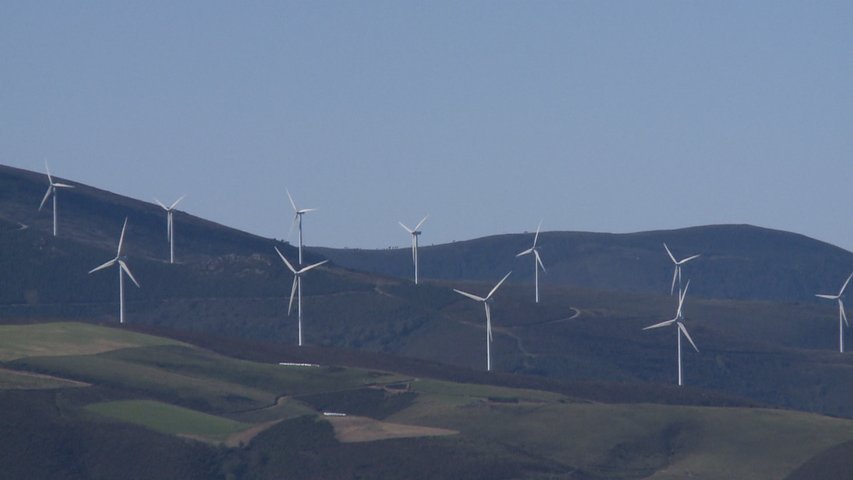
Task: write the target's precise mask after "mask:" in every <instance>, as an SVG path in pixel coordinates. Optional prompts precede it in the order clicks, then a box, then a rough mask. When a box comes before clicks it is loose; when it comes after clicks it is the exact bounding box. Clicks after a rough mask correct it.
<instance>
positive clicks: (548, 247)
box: [310, 225, 853, 302]
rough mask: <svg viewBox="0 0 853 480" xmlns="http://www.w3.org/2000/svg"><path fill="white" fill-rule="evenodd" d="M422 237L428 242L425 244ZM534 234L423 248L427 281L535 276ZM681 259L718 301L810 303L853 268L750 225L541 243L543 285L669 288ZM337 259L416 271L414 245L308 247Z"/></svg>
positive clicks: (803, 241) (377, 269)
mask: <svg viewBox="0 0 853 480" xmlns="http://www.w3.org/2000/svg"><path fill="white" fill-rule="evenodd" d="M422 241H423V240H422ZM532 242H533V234H532V233H528V234H511V235H495V236H490V237H484V238H477V239H473V240H467V241H460V242H454V243H450V244H443V245H434V246H427V245H422V246H421V247H420V248H419V249H418V255H419V257H420V275H421V278H424V279H434V280H452V281H482V282H487V283H488V282H493V281H497V279H500V278H501V277H502V276H503V275H504V274H505V273H506V272H508V271H510V270H512V272H513V275H512V277H511V279H510V281H512V282H515V283H532V282H533V261H532V259H531V258H530V257H522V258H516V254H517V253H519V252H521V251H522V250H525V249H527V248H530V245H531V244H532ZM664 242H666V243H667V245H668V246H669V247H670V249H672V251H673V254H674V255H675V256H676V257H677V258H678V259H681V258H685V257H687V256H690V255H694V254H701V255H702V256H701V257H700V258H698V259H696V260H693V261H691V262H690V263H687V264H686V265H685V266H684V280H685V281H686V280H687V279H693V283H692V285H693V286H692V288H691V291H692V292H693V294H695V295H698V296H702V297H707V298H720V299H738V300H747V299H752V300H775V301H783V302H801V301H814V294H815V293H819V292H834V291H837V289H838V288H839V287H840V286H841V283H842V282H843V281H844V279H845V278H846V277H847V275H848V274H850V272H851V271H853V253H851V252H848V251H846V250H844V249H841V248H838V247H836V246H833V245H830V244H827V243H824V242H821V241H818V240H814V239H811V238H808V237H805V236H803V235H798V234H795V233H789V232H784V231H779V230H771V229H767V228H760V227H755V226H751V225H712V226H702V227H692V228H684V229H679V230H666V231H653V232H640V233H628V234H609V233H588V232H542V233H541V234H540V236H539V241H538V245H539V246H540V252H541V255H542V257H543V261H544V263H545V267H546V268H547V273H546V274H544V275H542V276H541V277H540V281H541V282H542V283H543V284H547V285H563V286H574V287H584V288H593V289H601V290H616V291H623V292H630V293H654V294H659V293H664V292H668V291H669V289H670V285H671V278H672V271H673V265H672V262H671V260H670V259H669V257H668V256H667V254H666V252H665V251H664V248H663V243H664ZM310 251H312V252H314V253H316V254H318V255H321V256H323V257H326V258H329V259H331V260H332V261H333V262H335V263H336V264H338V265H341V266H344V267H348V268H352V269H356V270H361V271H365V272H373V273H378V274H381V275H388V276H394V277H400V278H410V277H411V275H412V259H411V250H410V249H409V248H402V249H382V250H362V249H335V248H316V247H314V248H311V249H310Z"/></svg>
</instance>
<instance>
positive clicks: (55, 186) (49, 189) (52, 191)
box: [39, 162, 74, 237]
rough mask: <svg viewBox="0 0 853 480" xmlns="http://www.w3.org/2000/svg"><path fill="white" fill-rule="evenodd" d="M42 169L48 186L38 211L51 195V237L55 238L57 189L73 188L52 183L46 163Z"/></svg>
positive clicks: (63, 184)
mask: <svg viewBox="0 0 853 480" xmlns="http://www.w3.org/2000/svg"><path fill="white" fill-rule="evenodd" d="M44 169H45V171H47V181H48V182H49V185H48V187H47V192H45V194H44V198H42V199H41V204H40V205H39V211H41V209H42V208H43V207H44V204H45V203H47V199H48V198H50V196H51V195H53V236H54V237H55V236H56V218H57V215H58V213H57V209H56V197H57V190H56V189H58V188H74V186H73V185H68V184H65V183H59V182H54V181H53V177H52V176H51V175H50V167H48V166H47V162H44Z"/></svg>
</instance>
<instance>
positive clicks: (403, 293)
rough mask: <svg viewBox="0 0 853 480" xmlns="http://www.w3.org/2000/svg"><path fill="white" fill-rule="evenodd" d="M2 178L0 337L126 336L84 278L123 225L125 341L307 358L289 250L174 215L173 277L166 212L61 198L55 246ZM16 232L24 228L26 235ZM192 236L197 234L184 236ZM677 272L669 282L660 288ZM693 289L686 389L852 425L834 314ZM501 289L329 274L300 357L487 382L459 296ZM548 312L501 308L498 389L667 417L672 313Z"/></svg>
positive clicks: (320, 278)
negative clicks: (233, 346) (513, 386)
mask: <svg viewBox="0 0 853 480" xmlns="http://www.w3.org/2000/svg"><path fill="white" fill-rule="evenodd" d="M0 173H2V174H0V183H2V184H3V185H4V189H3V190H0V192H2V193H0V214H2V218H3V219H5V220H4V221H5V223H2V222H0V226H5V227H6V228H5V229H2V230H0V251H2V255H0V280H1V281H2V288H0V323H33V322H44V321H50V320H77V321H86V322H94V323H103V324H112V323H115V322H116V317H117V315H116V314H117V293H118V292H117V285H116V283H117V282H116V278H115V271H104V272H97V273H95V274H92V275H88V274H87V273H86V272H88V270H90V269H91V268H93V267H94V266H97V265H100V264H101V263H103V262H104V261H106V260H108V259H110V258H112V256H113V255H114V251H115V250H114V249H115V242H116V236H117V235H118V232H119V230H120V225H121V220H122V219H123V218H124V215H125V214H128V215H129V218H130V220H129V222H130V223H129V229H128V235H127V239H126V242H127V251H126V253H127V254H128V263H129V265H130V267H131V269H132V270H133V272H134V275H135V276H136V277H137V278H138V279H139V281H140V283H141V285H142V288H141V289H137V288H135V287H132V286H130V285H129V284H128V288H127V292H126V296H127V318H128V322H129V323H128V325H131V326H140V327H141V326H146V327H151V328H160V329H164V331H165V330H169V331H180V332H185V333H187V334H188V335H192V334H193V333H203V334H210V335H216V336H218V337H223V338H229V339H245V340H253V341H254V340H263V341H265V342H270V343H272V344H282V345H287V346H291V345H293V344H294V343H296V336H297V330H296V317H295V314H294V315H292V316H288V315H287V303H288V302H287V300H288V299H287V295H288V294H289V289H290V286H291V282H292V275H291V274H290V272H288V271H287V269H286V268H285V267H284V265H283V264H282V263H281V261H280V260H279V259H278V258H277V257H276V256H275V253H274V252H273V250H272V247H273V245H279V246H280V248H282V249H284V251H285V252H286V254H287V255H288V256H290V257H291V258H293V257H294V256H295V252H294V251H293V248H292V247H291V246H290V245H287V244H282V243H276V242H275V241H273V240H270V239H263V238H260V237H255V236H252V235H249V234H246V233H244V232H239V231H236V230H233V229H229V228H227V227H223V226H221V225H217V224H215V223H211V222H207V221H205V220H202V219H197V218H194V217H191V216H189V215H186V214H184V213H178V214H177V216H176V218H175V222H176V228H177V232H178V235H177V237H178V238H177V252H178V255H177V258H178V263H177V264H176V265H169V264H168V263H167V262H166V260H165V258H166V254H167V242H166V241H165V232H164V230H165V228H164V223H165V221H164V215H163V213H162V211H161V210H160V209H159V207H157V206H156V205H153V204H150V203H146V202H139V201H136V200H133V199H129V198H126V197H120V196H118V195H114V194H111V193H108V192H103V191H100V190H97V189H92V188H90V187H86V186H83V185H77V188H75V189H74V190H71V191H68V192H63V194H64V196H63V201H62V202H61V207H60V208H63V212H65V213H64V214H63V216H61V217H60V218H61V221H62V224H61V227H60V236H59V237H57V238H54V237H52V236H51V235H50V214H49V213H47V212H42V213H39V212H37V205H38V202H39V201H40V200H41V196H42V195H43V193H44V188H45V183H46V182H45V177H44V176H40V175H37V174H31V173H27V172H22V171H19V170H13V169H3V170H2V172H0ZM71 183H74V182H71ZM6 187H8V188H6ZM14 192H17V193H14ZM75 196H78V197H75ZM75 205H76V206H75ZM18 221H20V222H23V223H26V224H28V225H29V228H26V229H23V230H19V229H18V224H17V223H14V222H18ZM185 225H186V226H185ZM192 225H195V226H196V228H195V229H193V228H187V227H189V226H192ZM546 238H548V236H547V235H546V236H545V237H543V243H542V245H543V255H544V254H545V253H546V250H544V247H545V245H546V243H544V241H545V240H544V239H546ZM655 241H656V240H655ZM803 241H804V242H806V243H807V244H808V245H812V243H809V242H810V241H806V240H803ZM650 242H651V241H650ZM185 244H186V245H197V246H198V248H197V249H196V252H197V253H195V254H194V255H191V256H184V255H183V254H182V253H181V252H182V251H183V249H184V247H183V245H185ZM194 248H195V247H194ZM649 248H651V246H650V247H649ZM673 248H674V249H675V246H673ZM804 250H805V251H808V248H806V247H804ZM676 254H679V255H680V253H679V252H678V251H677V250H676ZM316 258H318V257H313V258H312V260H313V259H316ZM421 258H422V259H424V261H426V258H427V257H426V256H424V255H422V256H421ZM482 260H483V263H484V264H486V263H487V262H486V261H485V259H482ZM664 260H666V259H665V258H664ZM546 261H547V258H546ZM697 261H698V260H697ZM697 265H698V263H697ZM669 268H670V267H668V266H666V264H664V265H663V266H662V267H661V272H660V274H661V276H662V279H663V280H662V281H663V282H664V283H668V281H669V278H670V275H671V270H669ZM685 274H686V275H687V276H688V277H690V276H691V275H692V273H688V271H687V270H686V271H685ZM513 275H516V274H515V273H514V274H513ZM549 275H550V274H549ZM511 278H513V277H511ZM691 278H693V282H692V283H691V287H690V289H691V293H690V295H689V296H688V300H687V303H686V305H685V311H686V314H687V319H688V328H689V329H690V332H691V334H692V335H693V338H694V339H695V340H696V342H697V344H698V346H699V348H700V350H701V353H698V354H697V353H695V352H692V351H691V352H687V353H686V354H685V357H684V366H685V378H686V382H687V385H688V386H691V387H698V388H700V389H703V391H711V392H714V395H716V396H717V397H721V398H731V397H735V398H741V399H747V400H748V401H750V402H754V403H755V404H760V405H771V406H782V407H786V408H796V409H800V410H804V411H808V412H817V413H823V414H831V415H836V416H843V417H850V418H853V405H850V404H849V402H848V399H849V398H850V395H851V394H853V391H851V385H853V378H851V375H853V373H851V372H853V369H851V368H850V367H851V360H850V357H849V355H839V354H837V353H836V349H837V342H838V340H837V335H838V329H837V326H836V325H837V310H835V307H834V306H833V305H832V304H830V303H829V302H826V303H816V302H814V301H811V300H809V301H808V302H804V303H796V302H789V303H782V302H773V301H756V300H728V299H712V298H700V297H699V296H698V295H694V294H693V291H694V289H696V290H699V289H700V287H701V285H702V284H703V283H704V282H705V281H704V280H703V279H701V278H700V277H691ZM491 281H492V280H491V279H490V281H489V283H488V284H481V283H463V282H460V281H452V282H451V281H427V282H426V283H424V284H422V285H419V286H417V287H416V286H414V285H413V284H412V283H411V282H410V281H408V280H405V279H398V278H393V277H387V276H380V275H376V274H369V273H363V272H358V271H355V270H350V269H346V268H342V267H340V266H338V265H336V264H335V263H334V262H333V263H331V264H329V265H326V266H323V267H321V268H319V269H317V270H314V271H312V272H310V274H309V275H308V276H307V277H306V279H305V283H304V299H303V300H304V308H305V324H304V330H305V339H306V343H307V345H309V347H305V348H304V349H300V350H301V351H302V352H305V354H307V353H308V352H310V351H311V350H310V348H311V347H310V346H321V347H335V348H339V349H344V350H346V351H366V352H376V353H383V354H393V355H395V356H397V357H408V358H415V359H423V360H429V361H431V362H434V364H435V365H438V364H442V365H454V366H459V367H464V368H466V369H474V370H475V371H481V370H483V369H484V367H485V348H484V347H485V346H484V345H483V340H484V318H483V310H482V306H480V305H476V304H475V303H474V302H471V301H470V300H468V299H466V298H464V297H461V296H460V295H457V294H456V293H454V292H453V291H452V289H453V288H462V289H465V290H468V291H472V292H475V293H476V292H480V293H485V292H487V291H488V290H489V289H490V288H491V286H492V285H491ZM780 281H781V280H780ZM667 288H668V286H667ZM834 288H837V287H829V286H828V287H826V289H827V290H825V291H832V289H834ZM665 290H666V289H665ZM542 300H543V302H542V303H541V304H539V305H536V304H534V303H533V301H532V291H531V286H530V285H527V284H524V283H520V284H519V283H516V284H509V285H506V286H504V287H502V288H501V290H500V291H499V292H498V295H497V296H496V303H495V305H494V310H493V313H494V316H493V321H494V327H495V328H494V343H493V344H492V360H493V364H494V366H495V372H494V374H495V375H501V374H508V375H515V374H524V375H534V376H538V377H541V378H543V379H546V380H549V381H550V380H556V381H567V382H572V383H573V384H574V385H578V384H583V385H586V387H585V388H587V391H588V392H589V391H593V390H598V391H601V392H602V393H600V395H602V398H606V395H607V393H606V392H608V391H618V390H619V389H625V388H633V387H632V386H635V385H638V384H641V385H646V387H643V392H644V393H643V395H642V398H646V399H649V400H654V401H658V402H667V401H669V400H667V399H668V398H670V397H671V393H670V392H671V390H668V389H669V387H670V385H672V383H674V378H675V362H674V353H675V352H674V351H675V345H674V343H675V339H674V338H673V336H674V335H672V333H673V332H671V331H661V330H659V331H652V332H644V331H642V328H643V327H644V326H647V325H650V324H652V323H656V322H659V321H661V320H664V319H668V318H671V316H672V314H673V312H674V310H675V299H674V298H673V297H671V296H669V295H666V294H664V293H658V294H647V293H629V292H620V291H613V290H610V291H608V290H603V289H594V288H586V287H571V286H560V285H553V284H548V283H547V282H546V283H545V285H544V286H543V290H542ZM848 343H849V341H848ZM466 378H467V377H466ZM528 378H529V377H528ZM465 381H468V380H465ZM597 382H603V383H604V384H606V385H608V386H606V387H605V386H603V385H602V384H601V383H597ZM649 384H656V386H655V387H654V388H649V387H648V385H649ZM614 386H617V387H614ZM567 392H568V391H567ZM661 392H664V393H661Z"/></svg>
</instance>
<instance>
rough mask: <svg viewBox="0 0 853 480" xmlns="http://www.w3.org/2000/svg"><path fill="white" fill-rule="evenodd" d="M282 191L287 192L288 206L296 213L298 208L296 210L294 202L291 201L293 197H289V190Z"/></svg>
mask: <svg viewBox="0 0 853 480" xmlns="http://www.w3.org/2000/svg"><path fill="white" fill-rule="evenodd" d="M284 191H285V192H287V198H289V199H290V205H291V206H292V207H293V211H294V212H298V211H299V209H298V208H296V202H294V201H293V197H291V196H290V190H288V189H286V188H285V189H284Z"/></svg>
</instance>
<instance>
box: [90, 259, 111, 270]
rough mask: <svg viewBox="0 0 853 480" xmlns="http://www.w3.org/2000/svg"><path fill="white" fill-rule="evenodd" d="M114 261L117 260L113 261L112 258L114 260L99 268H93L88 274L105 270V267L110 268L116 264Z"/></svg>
mask: <svg viewBox="0 0 853 480" xmlns="http://www.w3.org/2000/svg"><path fill="white" fill-rule="evenodd" d="M116 260H117V259H115V258H114V259H112V260H110V261H109V262H107V263H105V264H103V265H101V266H99V267H95V268H93V269H91V270H89V273H95V272H97V271H98V270H103V269H105V268H107V267H112V266H113V264H115V263H116Z"/></svg>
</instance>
